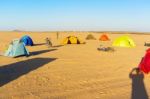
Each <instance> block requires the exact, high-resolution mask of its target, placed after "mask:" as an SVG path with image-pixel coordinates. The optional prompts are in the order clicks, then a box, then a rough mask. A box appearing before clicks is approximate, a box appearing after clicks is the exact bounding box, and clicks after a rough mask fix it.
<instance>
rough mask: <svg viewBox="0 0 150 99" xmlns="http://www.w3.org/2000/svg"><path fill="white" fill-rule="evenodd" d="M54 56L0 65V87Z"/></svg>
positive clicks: (45, 62)
mask: <svg viewBox="0 0 150 99" xmlns="http://www.w3.org/2000/svg"><path fill="white" fill-rule="evenodd" d="M54 60H56V58H34V59H29V60H25V61H21V62H17V63H13V64H9V65H5V66H1V67H0V87H2V86H4V85H5V84H7V83H9V82H11V81H13V80H15V79H17V78H19V77H20V76H22V75H25V74H27V73H29V72H31V71H33V70H35V69H38V68H40V67H41V66H43V65H45V64H47V63H49V62H52V61H54Z"/></svg>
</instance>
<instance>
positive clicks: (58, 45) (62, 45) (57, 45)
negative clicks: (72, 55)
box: [52, 45, 63, 48]
mask: <svg viewBox="0 0 150 99" xmlns="http://www.w3.org/2000/svg"><path fill="white" fill-rule="evenodd" d="M62 46H63V45H56V46H52V47H54V48H55V47H62Z"/></svg>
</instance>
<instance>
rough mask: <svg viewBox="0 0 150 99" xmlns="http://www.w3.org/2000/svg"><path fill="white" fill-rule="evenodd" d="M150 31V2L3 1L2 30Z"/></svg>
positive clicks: (137, 0) (81, 0)
mask: <svg viewBox="0 0 150 99" xmlns="http://www.w3.org/2000/svg"><path fill="white" fill-rule="evenodd" d="M14 29H19V30H36V31H39V30H41V31H50V30H85V31H88V30H91V31H92V30H99V31H103V30H106V31H107V30H108V31H110V30H113V31H115V30H118V31H122V30H123V31H150V0H0V30H14Z"/></svg>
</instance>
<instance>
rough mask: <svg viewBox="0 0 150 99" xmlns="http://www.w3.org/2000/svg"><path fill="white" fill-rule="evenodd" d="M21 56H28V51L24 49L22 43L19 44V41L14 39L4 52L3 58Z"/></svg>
mask: <svg viewBox="0 0 150 99" xmlns="http://www.w3.org/2000/svg"><path fill="white" fill-rule="evenodd" d="M22 55H26V56H28V55H29V52H28V50H27V49H26V47H25V45H24V44H23V42H21V41H20V40H18V39H16V40H13V41H12V42H11V43H10V45H9V47H8V49H7V50H6V52H5V54H4V56H8V57H17V56H22Z"/></svg>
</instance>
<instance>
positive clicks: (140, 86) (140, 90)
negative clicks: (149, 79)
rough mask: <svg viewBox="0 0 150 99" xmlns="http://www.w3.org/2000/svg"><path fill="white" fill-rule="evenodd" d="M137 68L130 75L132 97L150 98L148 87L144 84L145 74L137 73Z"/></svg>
mask: <svg viewBox="0 0 150 99" xmlns="http://www.w3.org/2000/svg"><path fill="white" fill-rule="evenodd" d="M134 71H135V72H136V70H135V69H133V70H132V71H131V73H130V74H129V77H130V78H131V80H132V94H131V99H149V98H148V94H147V92H146V88H145V85H144V81H143V80H144V74H143V73H137V72H136V73H135V74H133V72H134Z"/></svg>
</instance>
